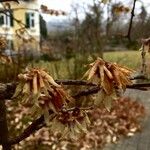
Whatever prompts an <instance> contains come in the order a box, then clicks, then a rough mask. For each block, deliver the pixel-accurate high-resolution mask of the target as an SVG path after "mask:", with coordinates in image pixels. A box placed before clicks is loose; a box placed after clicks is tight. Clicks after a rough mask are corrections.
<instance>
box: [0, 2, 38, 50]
mask: <svg viewBox="0 0 150 150" xmlns="http://www.w3.org/2000/svg"><path fill="white" fill-rule="evenodd" d="M4 8H5V9H4ZM39 18H40V17H39V5H38V0H24V1H20V2H19V4H17V3H15V2H10V3H6V2H4V3H2V4H1V6H0V36H4V37H6V39H7V43H8V44H7V49H11V50H18V51H19V50H39V49H40V19H39Z"/></svg>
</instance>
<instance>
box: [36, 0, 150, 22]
mask: <svg viewBox="0 0 150 150" xmlns="http://www.w3.org/2000/svg"><path fill="white" fill-rule="evenodd" d="M38 1H39V4H44V5H46V6H48V7H49V8H50V9H56V10H64V11H66V12H68V14H70V13H72V12H73V11H71V10H72V6H73V5H75V4H79V5H80V6H83V5H84V7H85V8H86V7H87V5H89V4H92V3H93V0H38ZM115 1H116V2H117V1H121V2H123V3H125V4H129V5H130V6H132V5H131V4H132V3H133V0H115ZM140 1H141V2H142V3H143V4H144V6H146V8H147V11H148V12H149V13H150V0H140ZM141 2H137V5H136V7H137V8H140V6H141V4H142V3H141ZM79 11H80V12H79V14H80V17H81V18H82V17H83V13H82V11H83V9H82V10H80V9H79ZM67 17H68V16H67ZM44 18H45V19H46V20H47V21H49V20H53V19H66V17H62V16H60V17H55V16H44Z"/></svg>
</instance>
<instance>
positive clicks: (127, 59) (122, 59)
mask: <svg viewBox="0 0 150 150" xmlns="http://www.w3.org/2000/svg"><path fill="white" fill-rule="evenodd" d="M96 56H98V55H96ZM104 59H105V60H106V61H110V62H116V63H119V64H121V65H125V66H128V67H129V68H132V69H135V70H139V69H140V66H141V65H140V64H141V54H140V51H115V52H106V53H104ZM91 61H93V58H92V56H91V55H87V56H81V55H78V56H76V58H71V59H63V60H60V61H52V62H48V61H47V62H45V61H40V62H38V63H35V64H34V66H36V67H41V68H45V69H46V70H47V71H48V72H49V73H50V74H51V75H52V76H53V77H54V78H62V79H63V78H74V74H81V76H82V74H83V72H84V71H85V70H86V68H85V64H87V63H90V62H91ZM78 77H79V75H77V76H76V78H78Z"/></svg>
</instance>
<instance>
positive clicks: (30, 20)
mask: <svg viewBox="0 0 150 150" xmlns="http://www.w3.org/2000/svg"><path fill="white" fill-rule="evenodd" d="M25 21H26V22H25V24H26V28H28V29H33V28H35V13H34V12H26V13H25Z"/></svg>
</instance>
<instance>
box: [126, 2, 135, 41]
mask: <svg viewBox="0 0 150 150" xmlns="http://www.w3.org/2000/svg"><path fill="white" fill-rule="evenodd" d="M136 1H137V0H134V2H133V7H132V11H131V18H130V23H129V28H128V33H127V35H126V37H127V38H128V40H129V41H131V29H132V24H133V17H134V16H135V14H134V10H135V4H136Z"/></svg>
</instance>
